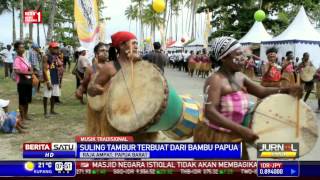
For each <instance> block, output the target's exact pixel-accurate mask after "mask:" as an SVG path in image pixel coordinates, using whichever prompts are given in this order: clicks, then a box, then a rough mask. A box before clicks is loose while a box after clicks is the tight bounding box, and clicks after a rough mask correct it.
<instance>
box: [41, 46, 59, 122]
mask: <svg viewBox="0 0 320 180" xmlns="http://www.w3.org/2000/svg"><path fill="white" fill-rule="evenodd" d="M58 55H59V44H58V43H57V42H51V43H49V51H48V53H47V54H46V55H45V56H44V58H43V78H44V81H45V86H44V94H43V108H44V115H45V117H48V111H47V103H48V99H49V98H50V113H51V114H52V115H55V114H57V113H56V112H55V111H54V104H55V99H57V98H58V97H59V96H60V88H59V76H58V66H62V65H63V64H60V63H59V60H58V58H59V57H58Z"/></svg>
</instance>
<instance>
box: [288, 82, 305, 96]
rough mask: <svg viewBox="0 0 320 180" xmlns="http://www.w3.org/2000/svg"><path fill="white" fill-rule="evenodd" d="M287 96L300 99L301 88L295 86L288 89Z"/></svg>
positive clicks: (301, 94)
mask: <svg viewBox="0 0 320 180" xmlns="http://www.w3.org/2000/svg"><path fill="white" fill-rule="evenodd" d="M288 94H290V95H291V96H293V97H297V98H299V99H301V98H302V96H303V89H302V87H301V86H297V85H295V86H292V87H290V88H289V90H288Z"/></svg>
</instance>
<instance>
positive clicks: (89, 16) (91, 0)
mask: <svg viewBox="0 0 320 180" xmlns="http://www.w3.org/2000/svg"><path fill="white" fill-rule="evenodd" d="M74 17H75V23H76V27H77V34H78V37H79V41H80V44H81V46H83V47H85V48H86V49H88V50H89V56H88V57H89V58H90V57H93V48H94V46H95V45H96V44H97V43H98V42H99V30H100V29H99V27H100V26H99V11H98V4H97V1H96V0H74ZM90 60H91V59H90Z"/></svg>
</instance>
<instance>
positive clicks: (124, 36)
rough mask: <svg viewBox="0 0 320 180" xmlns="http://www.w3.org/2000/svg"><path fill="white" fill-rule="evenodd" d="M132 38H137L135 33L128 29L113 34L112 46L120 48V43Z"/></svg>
mask: <svg viewBox="0 0 320 180" xmlns="http://www.w3.org/2000/svg"><path fill="white" fill-rule="evenodd" d="M132 39H137V38H136V36H135V35H134V34H132V33H131V32H127V31H119V32H117V33H115V34H113V35H112V36H111V40H112V46H113V47H115V48H119V46H120V44H121V43H123V42H127V41H129V40H132Z"/></svg>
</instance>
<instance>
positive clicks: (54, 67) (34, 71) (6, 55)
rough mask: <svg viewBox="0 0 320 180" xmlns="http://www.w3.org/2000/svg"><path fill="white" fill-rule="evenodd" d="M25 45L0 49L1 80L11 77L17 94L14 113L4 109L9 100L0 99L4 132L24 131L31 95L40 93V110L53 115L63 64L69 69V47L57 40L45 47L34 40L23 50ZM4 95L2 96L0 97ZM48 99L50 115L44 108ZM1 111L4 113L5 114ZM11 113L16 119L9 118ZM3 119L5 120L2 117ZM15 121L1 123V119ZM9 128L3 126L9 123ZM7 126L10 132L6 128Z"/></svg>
mask: <svg viewBox="0 0 320 180" xmlns="http://www.w3.org/2000/svg"><path fill="white" fill-rule="evenodd" d="M25 47H26V44H25V43H24V42H23V41H17V42H14V44H13V48H12V46H11V45H7V48H6V49H4V50H2V51H1V52H0V55H1V59H2V61H3V64H4V79H12V80H14V81H15V82H16V87H17V93H18V104H19V107H18V110H17V111H14V112H10V113H11V114H10V113H8V112H7V109H6V111H5V110H4V109H5V108H6V107H7V106H5V105H8V104H7V102H10V101H9V100H4V99H2V102H5V103H3V104H5V105H3V107H1V108H3V109H2V110H3V111H2V113H3V115H2V116H1V117H2V118H1V119H0V122H1V123H0V127H1V128H0V129H2V130H3V131H4V132H7V133H10V132H14V131H15V130H18V131H19V132H25V131H23V130H22V128H26V126H25V124H27V122H26V121H28V120H30V119H31V118H30V117H29V113H28V112H29V104H30V103H31V102H32V98H33V97H35V96H36V95H37V94H39V93H40V92H41V87H42V88H43V90H42V92H43V94H42V101H43V111H44V116H45V118H48V117H49V116H50V115H56V114H57V113H56V112H55V111H54V105H55V104H57V103H61V102H60V98H59V96H60V95H61V88H62V77H63V73H64V71H65V69H66V68H67V67H66V66H67V65H69V67H68V68H67V69H68V70H69V69H70V60H69V58H70V54H71V53H73V52H72V49H71V48H70V47H71V46H66V45H65V44H64V46H63V47H61V46H60V45H59V43H57V42H51V43H49V45H48V48H47V49H41V47H40V46H39V45H37V44H35V43H32V44H31V45H30V48H29V50H26V48H25ZM0 98H4V97H0ZM48 99H50V114H49V113H48V111H47V103H48ZM5 113H7V115H6V116H5ZM13 116H15V119H16V121H12V120H10V119H13V118H12V117H13ZM6 119H7V120H6ZM7 121H8V122H15V123H5V122H7ZM9 125H10V127H11V128H5V127H6V126H9ZM8 129H10V131H9V130H8Z"/></svg>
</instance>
